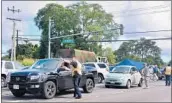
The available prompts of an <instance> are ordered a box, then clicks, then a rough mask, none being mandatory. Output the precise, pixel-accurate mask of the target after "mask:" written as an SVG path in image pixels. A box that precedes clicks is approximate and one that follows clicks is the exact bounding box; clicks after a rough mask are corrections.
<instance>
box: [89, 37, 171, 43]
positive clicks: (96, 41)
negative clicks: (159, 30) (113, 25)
mask: <svg viewBox="0 0 172 103" xmlns="http://www.w3.org/2000/svg"><path fill="white" fill-rule="evenodd" d="M169 39H172V38H171V37H170V38H155V39H146V40H169ZM118 41H119V42H121V41H139V39H133V40H100V41H96V40H92V41H86V42H118Z"/></svg>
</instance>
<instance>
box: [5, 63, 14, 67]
mask: <svg viewBox="0 0 172 103" xmlns="http://www.w3.org/2000/svg"><path fill="white" fill-rule="evenodd" d="M5 69H14V68H13V64H12V63H11V62H5Z"/></svg>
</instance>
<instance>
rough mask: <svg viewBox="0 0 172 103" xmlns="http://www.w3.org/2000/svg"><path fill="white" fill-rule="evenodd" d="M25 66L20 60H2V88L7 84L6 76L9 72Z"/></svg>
mask: <svg viewBox="0 0 172 103" xmlns="http://www.w3.org/2000/svg"><path fill="white" fill-rule="evenodd" d="M23 68H25V67H24V66H23V65H21V64H20V63H18V62H14V61H4V60H2V61H1V88H3V87H6V86H7V84H6V77H7V74H8V73H10V72H14V71H17V70H20V69H23Z"/></svg>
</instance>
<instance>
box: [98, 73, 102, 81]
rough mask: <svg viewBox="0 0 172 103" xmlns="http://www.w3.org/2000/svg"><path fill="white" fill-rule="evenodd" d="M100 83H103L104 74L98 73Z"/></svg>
mask: <svg viewBox="0 0 172 103" xmlns="http://www.w3.org/2000/svg"><path fill="white" fill-rule="evenodd" d="M98 79H99V81H98V83H102V82H103V76H102V75H101V74H98Z"/></svg>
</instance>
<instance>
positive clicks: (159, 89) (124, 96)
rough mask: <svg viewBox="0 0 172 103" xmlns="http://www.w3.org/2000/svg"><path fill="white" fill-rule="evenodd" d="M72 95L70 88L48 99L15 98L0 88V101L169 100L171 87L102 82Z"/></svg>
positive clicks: (160, 84)
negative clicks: (106, 84) (77, 95)
mask: <svg viewBox="0 0 172 103" xmlns="http://www.w3.org/2000/svg"><path fill="white" fill-rule="evenodd" d="M72 96H73V91H72V90H70V91H66V92H65V93H61V94H58V95H57V96H55V97H54V98H53V99H48V100H45V99H41V98H39V97H35V96H33V95H25V96H24V97H22V98H16V97H14V96H13V95H12V94H11V93H10V91H9V90H8V89H2V102H171V87H170V86H169V87H166V86H164V81H158V82H152V83H151V84H150V88H149V89H144V88H140V87H132V88H131V89H125V88H105V87H104V85H103V84H98V85H97V86H96V88H95V89H94V91H93V93H91V94H85V93H83V98H82V99H80V100H76V99H74V98H73V97H72Z"/></svg>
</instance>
